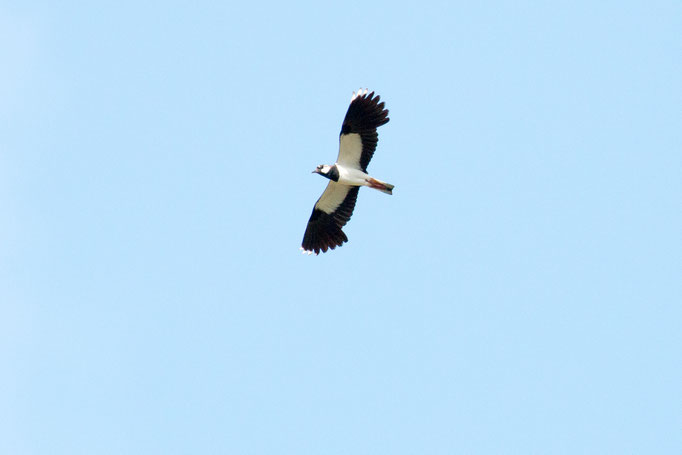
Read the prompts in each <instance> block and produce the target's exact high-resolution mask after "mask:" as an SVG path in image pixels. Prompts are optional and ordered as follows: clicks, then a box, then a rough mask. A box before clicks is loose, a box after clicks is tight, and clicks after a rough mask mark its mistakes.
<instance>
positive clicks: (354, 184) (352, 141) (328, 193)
mask: <svg viewBox="0 0 682 455" xmlns="http://www.w3.org/2000/svg"><path fill="white" fill-rule="evenodd" d="M388 120H389V118H388V109H384V103H383V102H381V103H380V102H379V95H377V96H374V92H371V93H370V94H367V89H365V90H359V91H358V92H357V93H355V92H354V93H353V97H352V98H351V102H350V106H348V112H346V117H345V118H344V119H343V125H342V126H341V134H340V136H339V156H338V157H337V158H336V163H334V164H332V165H328V164H320V165H319V166H317V168H316V169H315V170H314V171H313V173H314V174H320V175H321V176H322V177H326V178H328V179H329V184H328V185H327V188H326V189H325V190H324V193H322V196H320V198H319V199H318V200H317V202H316V203H315V207H313V213H312V214H311V215H310V220H308V226H307V227H306V229H305V234H304V235H303V243H302V244H301V250H302V251H303V253H308V254H312V253H313V252H314V253H315V254H320V251H322V252H323V253H326V252H327V250H328V249H332V250H333V249H334V248H336V247H337V246H342V245H343V243H344V242H347V241H348V237H346V234H345V233H344V232H343V231H342V230H341V228H342V227H343V226H345V225H346V223H347V222H348V220H350V217H351V215H353V209H354V208H355V201H356V200H357V197H358V191H359V190H360V187H361V186H368V187H370V188H374V189H375V190H379V191H381V192H383V193H386V194H393V188H394V186H393V185H391V184H390V183H386V182H382V181H381V180H377V179H375V178H373V177H370V176H369V175H368V174H367V165H368V164H369V161H370V160H371V159H372V156H373V155H374V150H376V148H377V142H378V140H379V136H378V134H377V128H378V127H380V126H381V125H385V124H386V123H388Z"/></svg>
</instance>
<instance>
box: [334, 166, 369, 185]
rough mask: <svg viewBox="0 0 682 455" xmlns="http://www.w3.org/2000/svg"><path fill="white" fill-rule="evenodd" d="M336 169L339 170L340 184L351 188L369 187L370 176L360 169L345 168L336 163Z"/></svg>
mask: <svg viewBox="0 0 682 455" xmlns="http://www.w3.org/2000/svg"><path fill="white" fill-rule="evenodd" d="M336 168H337V169H338V170H339V183H342V184H344V185H351V186H367V179H368V178H369V175H367V174H365V173H364V172H362V171H361V170H360V169H353V168H347V167H343V166H342V165H340V164H338V163H336Z"/></svg>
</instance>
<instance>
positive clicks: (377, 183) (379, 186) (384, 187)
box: [367, 177, 395, 194]
mask: <svg viewBox="0 0 682 455" xmlns="http://www.w3.org/2000/svg"><path fill="white" fill-rule="evenodd" d="M367 183H368V184H369V187H370V188H374V189H375V190H379V191H381V192H382V193H386V194H393V188H395V186H394V185H391V184H390V183H386V182H382V181H381V180H377V179H375V178H372V177H370V178H368V179H367Z"/></svg>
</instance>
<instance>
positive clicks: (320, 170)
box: [313, 164, 332, 175]
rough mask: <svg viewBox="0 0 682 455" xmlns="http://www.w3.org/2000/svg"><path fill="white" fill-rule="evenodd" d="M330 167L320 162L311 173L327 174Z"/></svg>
mask: <svg viewBox="0 0 682 455" xmlns="http://www.w3.org/2000/svg"><path fill="white" fill-rule="evenodd" d="M331 169H332V167H331V166H330V165H328V164H320V165H319V166H317V167H316V168H315V170H314V171H313V174H321V175H327V174H329V171H331Z"/></svg>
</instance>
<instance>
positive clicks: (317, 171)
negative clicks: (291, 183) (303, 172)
mask: <svg viewBox="0 0 682 455" xmlns="http://www.w3.org/2000/svg"><path fill="white" fill-rule="evenodd" d="M319 173H320V170H319V169H315V170H314V171H313V172H311V174H319Z"/></svg>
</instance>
